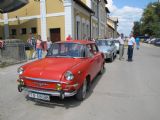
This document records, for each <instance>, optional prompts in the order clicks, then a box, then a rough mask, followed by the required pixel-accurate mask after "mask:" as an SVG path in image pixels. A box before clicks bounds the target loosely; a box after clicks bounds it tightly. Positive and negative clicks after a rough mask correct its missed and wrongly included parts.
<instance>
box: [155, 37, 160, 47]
mask: <svg viewBox="0 0 160 120" xmlns="http://www.w3.org/2000/svg"><path fill="white" fill-rule="evenodd" d="M154 45H155V46H160V38H157V39H156V40H155V42H154Z"/></svg>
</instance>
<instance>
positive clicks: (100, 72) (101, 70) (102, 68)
mask: <svg viewBox="0 0 160 120" xmlns="http://www.w3.org/2000/svg"><path fill="white" fill-rule="evenodd" d="M103 71H104V63H103V64H102V66H101V69H100V71H99V74H100V75H101V74H102V73H103Z"/></svg>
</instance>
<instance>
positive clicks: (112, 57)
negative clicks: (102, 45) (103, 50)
mask: <svg viewBox="0 0 160 120" xmlns="http://www.w3.org/2000/svg"><path fill="white" fill-rule="evenodd" d="M113 59H114V55H113V54H112V56H111V58H110V62H113Z"/></svg>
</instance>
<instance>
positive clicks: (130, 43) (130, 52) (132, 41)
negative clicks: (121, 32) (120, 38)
mask: <svg viewBox="0 0 160 120" xmlns="http://www.w3.org/2000/svg"><path fill="white" fill-rule="evenodd" d="M134 45H135V38H134V37H133V34H130V38H129V40H128V61H129V62H131V61H132V57H133V49H134Z"/></svg>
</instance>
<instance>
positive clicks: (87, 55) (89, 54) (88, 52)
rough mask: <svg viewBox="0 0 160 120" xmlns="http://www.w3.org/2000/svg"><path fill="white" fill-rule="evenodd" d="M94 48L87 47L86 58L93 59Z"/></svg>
mask: <svg viewBox="0 0 160 120" xmlns="http://www.w3.org/2000/svg"><path fill="white" fill-rule="evenodd" d="M93 56H94V54H93V52H92V47H91V46H90V45H87V46H86V57H93Z"/></svg>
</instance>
